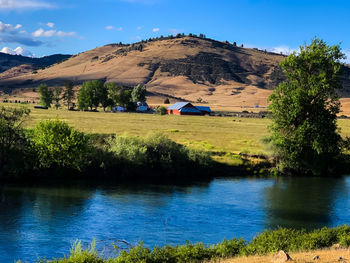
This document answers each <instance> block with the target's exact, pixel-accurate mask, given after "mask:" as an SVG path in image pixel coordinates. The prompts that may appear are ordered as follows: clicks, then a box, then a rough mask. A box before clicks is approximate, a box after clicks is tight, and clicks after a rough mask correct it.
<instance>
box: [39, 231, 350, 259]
mask: <svg viewBox="0 0 350 263" xmlns="http://www.w3.org/2000/svg"><path fill="white" fill-rule="evenodd" d="M334 244H339V245H340V246H342V247H349V245H350V226H347V225H344V226H340V227H337V228H327V227H324V228H322V229H317V230H314V231H312V232H306V231H305V230H292V229H283V228H280V229H277V230H269V231H265V232H263V233H261V234H259V235H258V236H256V237H255V238H254V239H253V240H252V241H251V242H247V241H245V240H243V239H235V238H234V239H232V240H224V241H222V242H221V243H218V244H216V245H204V244H203V243H196V244H192V243H187V244H185V245H179V246H171V245H167V246H164V247H154V248H153V249H152V250H151V249H149V248H147V247H145V246H144V245H143V244H142V243H140V244H138V245H137V246H136V247H133V248H131V249H129V250H119V249H118V247H116V246H115V249H116V257H115V258H110V259H103V258H102V257H100V256H99V254H98V251H96V249H95V244H94V243H92V244H91V245H90V247H89V248H87V249H83V248H82V245H81V243H80V242H76V243H75V245H74V246H73V248H72V249H71V252H70V255H69V256H67V257H65V258H62V259H54V260H45V259H43V260H40V261H39V262H40V263H80V262H81V263H83V262H84V263H130V262H133V263H187V262H203V261H210V260H218V259H226V258H233V257H239V256H251V255H268V254H271V253H276V252H277V251H279V250H285V251H287V252H298V251H299V252H300V251H313V250H317V249H324V248H328V247H331V246H332V245H334Z"/></svg>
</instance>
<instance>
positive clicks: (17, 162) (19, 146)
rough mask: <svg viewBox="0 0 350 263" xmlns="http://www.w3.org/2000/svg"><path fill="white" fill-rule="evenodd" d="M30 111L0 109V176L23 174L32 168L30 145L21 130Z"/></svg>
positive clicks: (23, 109) (25, 109)
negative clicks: (2, 174)
mask: <svg viewBox="0 0 350 263" xmlns="http://www.w3.org/2000/svg"><path fill="white" fill-rule="evenodd" d="M29 112H30V110H29V109H27V108H24V107H23V108H8V107H6V108H5V107H1V108H0V176H1V173H2V172H3V173H14V174H18V173H23V172H24V171H26V170H28V169H31V168H32V167H33V165H34V164H33V162H34V159H35V157H33V156H31V148H32V147H31V145H30V142H29V140H28V139H27V137H26V134H25V130H24V128H23V123H24V121H25V120H26V119H27V118H28V116H29Z"/></svg>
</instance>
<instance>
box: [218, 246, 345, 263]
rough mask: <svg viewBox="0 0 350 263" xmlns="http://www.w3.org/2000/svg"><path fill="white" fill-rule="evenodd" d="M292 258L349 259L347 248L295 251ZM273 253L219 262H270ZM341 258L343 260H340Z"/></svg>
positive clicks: (301, 261) (299, 262) (322, 262)
mask: <svg viewBox="0 0 350 263" xmlns="http://www.w3.org/2000/svg"><path fill="white" fill-rule="evenodd" d="M289 255H290V256H291V258H292V259H293V261H292V262H295V263H308V262H317V263H333V262H334V263H335V262H337V263H338V262H348V261H349V260H350V250H349V249H323V250H314V251H308V252H297V253H290V254H289ZM315 256H318V257H319V259H317V260H316V259H315V260H314V259H313V258H314V257H315ZM274 257H275V254H271V255H267V256H250V257H237V258H231V259H223V260H220V261H213V262H216V263H217V262H220V263H252V262H254V263H271V262H274ZM340 258H342V259H343V260H340Z"/></svg>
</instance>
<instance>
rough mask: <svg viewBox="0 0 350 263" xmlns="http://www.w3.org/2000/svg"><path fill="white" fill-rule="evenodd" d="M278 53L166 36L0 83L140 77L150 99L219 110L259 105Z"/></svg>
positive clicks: (0, 78) (276, 75) (277, 72)
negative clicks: (185, 101)
mask: <svg viewBox="0 0 350 263" xmlns="http://www.w3.org/2000/svg"><path fill="white" fill-rule="evenodd" d="M284 58H285V56H283V55H281V54H275V53H269V52H266V51H262V50H258V49H250V48H243V47H238V46H235V45H233V44H230V43H227V42H219V41H215V40H211V39H204V38H198V37H189V36H181V37H169V38H160V39H155V40H148V41H142V42H139V43H135V44H132V45H123V44H110V45H106V46H103V47H98V48H95V49H92V50H89V51H87V52H83V53H80V54H77V55H74V56H72V57H70V58H69V59H67V60H66V61H64V62H62V63H59V64H54V65H52V66H50V67H48V68H45V69H42V70H37V72H36V71H30V70H27V71H24V72H23V71H22V70H21V69H19V68H16V69H12V70H9V71H7V72H3V73H2V74H0V85H1V86H2V87H3V88H7V89H14V88H16V87H21V88H25V87H30V88H33V87H36V86H38V85H39V84H40V83H48V84H49V85H51V86H53V85H62V84H63V81H64V80H66V79H70V80H72V81H73V82H74V83H75V84H76V85H79V84H81V83H82V82H83V81H85V80H91V79H101V80H104V81H115V82H118V83H120V84H124V85H130V86H132V85H135V84H138V83H145V84H146V86H147V89H148V91H150V94H149V95H150V96H149V100H150V101H151V103H152V102H153V103H161V102H162V101H163V99H164V98H165V97H169V98H173V99H174V98H175V99H174V100H176V98H177V99H178V100H180V99H183V100H189V101H194V102H196V101H204V102H208V103H209V104H210V105H213V106H214V107H215V108H216V109H221V110H225V109H227V110H232V109H234V108H235V107H237V108H241V107H251V108H258V107H260V108H261V107H265V106H266V104H267V103H266V98H267V97H268V96H269V94H271V90H272V89H273V88H274V87H276V86H277V85H278V83H280V82H281V81H282V80H283V73H282V72H281V69H280V68H279V66H278V65H279V63H280V62H281V61H282V60H283V59H284ZM13 71H15V72H13ZM18 71H20V72H23V73H21V74H18ZM345 76H346V77H344V87H345V88H344V89H343V90H344V91H343V92H342V95H343V96H345V97H348V92H349V91H350V80H349V77H348V76H350V69H349V68H346V75H345ZM349 94H350V93H349Z"/></svg>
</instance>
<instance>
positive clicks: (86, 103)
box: [78, 82, 93, 110]
mask: <svg viewBox="0 0 350 263" xmlns="http://www.w3.org/2000/svg"><path fill="white" fill-rule="evenodd" d="M85 83H86V82H85ZM85 83H84V84H83V86H82V87H81V88H80V90H79V93H78V108H79V109H80V110H88V109H89V108H90V109H91V110H92V107H93V102H92V98H93V91H92V89H91V86H89V85H86V84H85Z"/></svg>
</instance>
